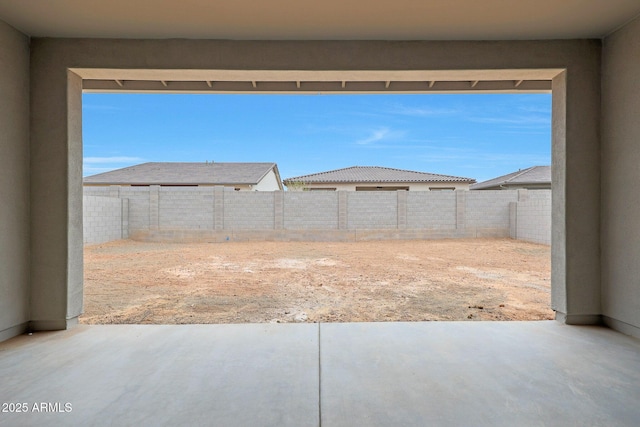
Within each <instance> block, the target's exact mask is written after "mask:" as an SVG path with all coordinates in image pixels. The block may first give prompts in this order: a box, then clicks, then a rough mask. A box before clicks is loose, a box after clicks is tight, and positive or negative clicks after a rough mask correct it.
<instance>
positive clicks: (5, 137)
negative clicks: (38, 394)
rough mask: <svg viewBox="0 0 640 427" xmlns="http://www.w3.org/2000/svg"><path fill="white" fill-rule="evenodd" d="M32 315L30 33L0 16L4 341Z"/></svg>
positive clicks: (0, 308) (0, 304) (0, 306)
mask: <svg viewBox="0 0 640 427" xmlns="http://www.w3.org/2000/svg"><path fill="white" fill-rule="evenodd" d="M28 321H29V39H28V38H27V37H26V36H24V35H23V34H21V33H19V32H18V31H16V30H14V29H13V28H12V27H10V26H8V25H6V24H5V23H4V22H2V21H0V341H2V340H3V339H6V338H8V337H10V336H13V335H16V334H18V333H21V332H22V331H23V330H24V329H25V328H26V327H27V322H28Z"/></svg>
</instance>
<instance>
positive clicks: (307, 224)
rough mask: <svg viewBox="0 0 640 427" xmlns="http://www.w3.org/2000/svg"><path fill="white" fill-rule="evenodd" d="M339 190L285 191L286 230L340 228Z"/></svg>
mask: <svg viewBox="0 0 640 427" xmlns="http://www.w3.org/2000/svg"><path fill="white" fill-rule="evenodd" d="M338 194H339V193H338V192H329V191H321V192H320V191H294V192H285V193H284V228H285V229H286V230H309V229H322V230H335V229H338V215H339V211H338Z"/></svg>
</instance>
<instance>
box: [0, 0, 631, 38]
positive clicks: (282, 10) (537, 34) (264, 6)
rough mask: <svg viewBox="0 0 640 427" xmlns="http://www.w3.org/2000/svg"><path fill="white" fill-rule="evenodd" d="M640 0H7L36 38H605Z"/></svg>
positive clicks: (3, 12)
mask: <svg viewBox="0 0 640 427" xmlns="http://www.w3.org/2000/svg"><path fill="white" fill-rule="evenodd" d="M639 13H640V3H639V2H638V0H607V1H602V0H562V1H557V0H517V1H516V0H511V1H506V0H483V1H478V0H428V1H426V0H396V1H393V2H391V1H388V0H366V1H365V0H323V1H309V0H307V1H305V0H302V1H301V0H271V1H264V2H256V1H254V0H234V1H225V2H223V1H211V0H165V1H162V2H158V1H157V0H135V1H130V0H110V1H99V0H56V1H50V0H29V1H15V0H0V19H2V20H4V21H5V22H7V23H9V24H10V25H12V26H14V27H16V28H17V29H19V30H21V31H22V32H24V33H26V34H28V35H30V36H33V37H98V38H158V39H163V38H207V39H235V40H365V39H371V40H540V39H574V38H602V37H604V36H606V35H608V34H610V33H611V32H612V31H615V30H616V29H617V28H619V27H621V26H622V25H624V24H625V23H626V22H628V21H630V20H631V19H632V18H633V17H634V16H637V15H638V14H639Z"/></svg>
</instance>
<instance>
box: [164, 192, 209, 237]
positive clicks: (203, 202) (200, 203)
mask: <svg viewBox="0 0 640 427" xmlns="http://www.w3.org/2000/svg"><path fill="white" fill-rule="evenodd" d="M213 191H214V190H213V187H182V188H179V187H162V188H161V191H160V192H159V197H160V201H159V206H158V218H159V221H158V227H159V228H160V229H167V228H168V229H187V230H198V229H202V230H213V228H214V222H213V203H214V200H213Z"/></svg>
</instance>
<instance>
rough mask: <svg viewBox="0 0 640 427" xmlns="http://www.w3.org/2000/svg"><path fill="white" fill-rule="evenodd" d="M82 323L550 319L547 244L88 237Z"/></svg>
mask: <svg viewBox="0 0 640 427" xmlns="http://www.w3.org/2000/svg"><path fill="white" fill-rule="evenodd" d="M84 275H85V301H84V304H85V313H84V315H83V316H82V317H81V320H80V321H81V322H82V323H89V324H114V323H147V324H149V323H151V324H180V323H258V322H361V321H425V320H540V319H551V318H552V317H553V312H552V311H551V309H550V308H549V304H550V248H549V247H548V246H543V245H536V244H531V243H524V242H519V241H515V240H509V239H473V240H432V241H377V242H357V243H310V242H250V243H246V242H245V243H241V242H227V243H203V244H159V243H142V242H134V241H129V240H123V241H118V242H111V243H107V244H102V245H93V246H86V247H85V273H84Z"/></svg>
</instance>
